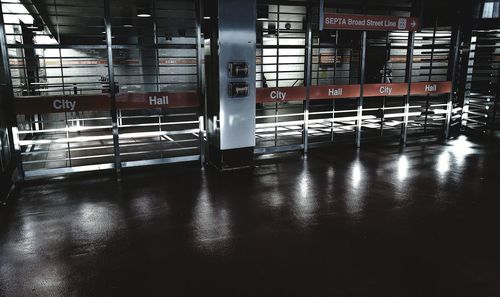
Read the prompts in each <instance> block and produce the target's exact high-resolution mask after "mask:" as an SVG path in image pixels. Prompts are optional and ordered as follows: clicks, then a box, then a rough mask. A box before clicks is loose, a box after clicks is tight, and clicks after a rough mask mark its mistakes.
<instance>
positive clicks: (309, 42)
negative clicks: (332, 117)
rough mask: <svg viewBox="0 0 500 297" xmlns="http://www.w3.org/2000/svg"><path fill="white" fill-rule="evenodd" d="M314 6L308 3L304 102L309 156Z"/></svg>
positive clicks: (305, 142) (305, 151) (306, 141)
mask: <svg viewBox="0 0 500 297" xmlns="http://www.w3.org/2000/svg"><path fill="white" fill-rule="evenodd" d="M311 22H312V5H311V3H310V2H307V8H306V69H305V71H306V73H305V75H306V77H305V79H306V81H305V86H306V100H305V101H304V105H303V111H304V132H303V134H302V136H303V143H304V154H307V151H308V147H309V142H308V141H309V139H308V138H309V101H310V98H311V82H312V24H311Z"/></svg>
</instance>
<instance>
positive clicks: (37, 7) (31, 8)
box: [20, 0, 60, 42]
mask: <svg viewBox="0 0 500 297" xmlns="http://www.w3.org/2000/svg"><path fill="white" fill-rule="evenodd" d="M20 1H21V4H23V5H24V7H26V9H27V10H28V12H29V13H30V14H31V16H32V17H33V18H34V19H37V20H39V21H41V22H42V23H43V24H44V25H45V26H46V27H47V28H48V29H49V33H50V35H52V37H54V38H55V39H56V40H57V42H59V41H60V40H59V37H58V34H57V30H56V28H55V27H54V24H52V21H51V20H50V17H49V13H48V12H47V9H46V8H45V6H44V5H43V1H41V0H20Z"/></svg>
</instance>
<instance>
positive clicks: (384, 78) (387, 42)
mask: <svg viewBox="0 0 500 297" xmlns="http://www.w3.org/2000/svg"><path fill="white" fill-rule="evenodd" d="M385 38H386V39H385V47H386V50H385V61H384V68H383V69H382V71H383V73H382V83H386V82H387V66H388V62H389V60H390V59H391V42H390V33H389V32H387V33H386V36H385ZM386 100H387V97H386V96H384V97H382V110H381V111H382V114H381V115H380V136H381V137H382V136H384V121H385V105H386Z"/></svg>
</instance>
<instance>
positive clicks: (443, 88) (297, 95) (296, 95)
mask: <svg viewBox="0 0 500 297" xmlns="http://www.w3.org/2000/svg"><path fill="white" fill-rule="evenodd" d="M407 93H408V84H407V83H391V84H365V85H364V88H363V97H380V96H386V97H390V96H405V95H406V94H407ZM449 93H451V82H450V81H441V82H417V83H412V84H411V91H410V94H411V95H412V96H419V95H431V94H436V95H438V94H449ZM280 94H283V95H280ZM284 94H286V95H284ZM289 94H292V95H291V96H289ZM359 96H360V85H331V86H312V87H311V93H310V99H311V100H322V99H342V98H344V99H346V98H358V97H359ZM305 98H306V88H305V87H289V88H259V89H257V103H264V102H280V101H302V100H305Z"/></svg>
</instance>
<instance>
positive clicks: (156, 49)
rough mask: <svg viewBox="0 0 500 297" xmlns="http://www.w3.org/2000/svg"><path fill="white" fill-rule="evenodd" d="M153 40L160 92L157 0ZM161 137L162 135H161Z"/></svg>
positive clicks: (157, 84) (154, 4)
mask: <svg viewBox="0 0 500 297" xmlns="http://www.w3.org/2000/svg"><path fill="white" fill-rule="evenodd" d="M153 35H154V38H153V42H154V46H155V60H156V65H155V73H156V91H157V92H160V53H159V49H158V43H159V42H158V25H157V16H156V1H155V0H153ZM160 138H161V137H160Z"/></svg>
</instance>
